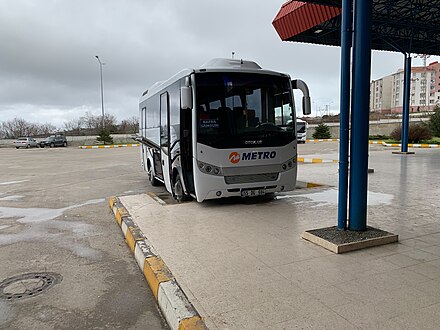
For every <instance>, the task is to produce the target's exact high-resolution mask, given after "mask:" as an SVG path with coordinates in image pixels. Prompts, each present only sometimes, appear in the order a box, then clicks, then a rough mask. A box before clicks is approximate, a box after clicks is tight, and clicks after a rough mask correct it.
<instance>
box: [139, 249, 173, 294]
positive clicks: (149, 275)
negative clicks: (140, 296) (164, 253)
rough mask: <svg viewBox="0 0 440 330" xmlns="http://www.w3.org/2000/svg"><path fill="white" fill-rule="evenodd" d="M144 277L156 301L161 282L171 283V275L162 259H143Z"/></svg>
mask: <svg viewBox="0 0 440 330" xmlns="http://www.w3.org/2000/svg"><path fill="white" fill-rule="evenodd" d="M144 276H145V279H146V280H147V282H148V284H149V285H150V288H151V291H153V294H154V297H155V298H156V301H157V299H158V298H157V295H158V291H159V284H160V283H162V282H167V281H171V280H172V279H173V275H172V274H171V272H170V270H169V269H168V267H167V266H166V265H165V263H164V262H163V260H162V259H160V258H158V257H150V258H146V259H145V263H144Z"/></svg>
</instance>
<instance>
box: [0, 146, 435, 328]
mask: <svg viewBox="0 0 440 330" xmlns="http://www.w3.org/2000/svg"><path fill="white" fill-rule="evenodd" d="M298 149H299V155H300V156H306V155H308V156H313V157H318V156H319V157H321V158H323V159H337V150H338V144H337V143H336V142H335V143H331V142H328V143H316V144H314V143H310V144H306V145H300V146H299V147H298ZM370 151H371V152H370V166H369V167H370V168H374V170H375V173H373V174H370V175H369V208H368V224H369V225H371V226H374V227H378V228H381V229H383V230H388V231H390V232H394V233H395V234H398V235H399V243H397V244H391V245H387V246H382V247H376V248H373V249H369V250H363V251H358V252H351V253H348V254H344V255H333V254H332V253H330V252H328V251H326V250H323V249H322V248H320V247H317V246H315V245H313V244H312V243H309V242H306V241H304V240H302V239H301V238H300V234H301V233H302V232H303V231H304V230H306V229H313V228H317V227H323V226H331V225H335V224H336V222H337V188H336V186H337V180H338V164H336V163H328V164H299V168H298V179H299V180H301V181H306V182H317V183H323V184H326V185H327V186H326V187H320V188H314V189H298V190H297V191H294V192H290V193H285V194H282V195H280V196H278V197H277V198H276V199H275V200H272V201H269V202H265V203H257V202H255V201H253V200H231V201H211V202H207V203H203V204H198V203H196V202H189V203H184V204H175V203H169V204H167V205H165V206H163V205H161V204H158V203H157V202H155V201H154V200H153V199H151V198H150V197H149V196H148V195H146V194H145V193H146V192H151V191H154V192H156V194H157V195H164V188H163V187H158V188H154V189H152V187H151V186H150V185H149V184H148V181H147V179H146V176H145V174H144V173H142V171H141V170H140V165H139V157H138V153H139V150H138V148H120V149H93V150H80V149H75V148H57V149H47V148H46V149H20V150H15V149H0V155H1V157H0V166H1V168H2V172H1V173H0V264H1V265H7V266H6V267H3V266H2V267H1V268H0V280H3V279H5V278H9V277H12V276H16V275H19V274H25V273H32V272H51V273H57V274H60V275H61V276H62V281H61V282H60V283H58V284H56V285H54V286H53V287H52V288H50V289H49V290H47V291H46V292H45V293H42V294H39V295H38V296H35V297H29V298H26V299H16V300H14V301H7V300H5V299H0V327H2V328H8V329H10V328H12V329H18V328H20V329H23V328H24V329H31V328H41V329H55V328H56V329H59V328H95V327H96V328H118V327H122V328H127V329H136V328H147V329H158V328H165V327H166V325H165V323H164V321H163V319H162V317H161V316H160V313H159V312H158V311H157V307H156V304H155V302H154V299H153V298H152V295H151V293H150V289H149V288H148V286H147V285H146V283H145V281H144V279H143V275H142V273H141V272H140V271H139V269H138V266H137V264H136V261H135V259H134V258H133V257H132V255H131V254H130V251H129V249H128V248H127V246H126V244H125V242H124V239H123V238H122V236H121V233H120V229H119V227H118V225H117V224H116V222H115V220H114V217H113V215H112V214H111V212H110V210H109V208H108V203H107V202H108V197H109V196H112V195H115V196H120V197H121V201H123V203H124V205H125V206H126V207H127V208H128V210H129V211H130V213H131V214H132V216H133V218H134V219H135V220H136V221H138V222H139V225H140V226H142V229H143V231H144V233H145V235H146V236H147V237H148V239H149V240H150V241H151V242H152V243H153V245H154V247H155V248H156V249H157V251H158V252H159V254H160V256H161V257H162V258H163V259H164V261H165V262H166V264H167V265H168V267H169V268H170V270H171V271H172V272H173V274H174V275H175V276H176V279H177V280H178V281H179V284H181V286H182V288H183V289H184V290H185V293H186V294H187V296H188V298H189V299H190V300H191V302H192V303H193V304H194V306H195V307H196V308H197V310H198V311H199V313H200V314H201V315H202V317H203V318H204V319H205V320H206V324H207V325H208V326H209V327H210V328H212V329H215V328H219V329H226V328H228V329H235V328H236V329H243V328H247V329H267V328H271V329H291V328H295V327H296V328H314V329H317V328H322V329H324V328H325V329H329V328H334V329H344V328H345V329H353V328H364V329H369V328H382V329H401V328H418V329H432V328H435V327H436V325H437V324H438V322H439V321H440V318H439V316H438V315H440V313H439V312H440V286H439V284H438V283H439V282H438V280H439V279H440V234H439V233H440V223H439V221H438V214H439V204H438V197H437V196H438V195H439V194H440V183H439V181H438V177H439V176H440V168H439V167H438V163H439V161H440V150H423V149H417V150H415V151H416V154H415V155H412V156H400V155H393V154H392V153H391V150H390V149H388V148H384V147H382V146H376V145H374V146H371V149H370ZM164 196H165V195H164ZM16 290H17V289H16Z"/></svg>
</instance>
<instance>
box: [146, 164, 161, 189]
mask: <svg viewBox="0 0 440 330" xmlns="http://www.w3.org/2000/svg"><path fill="white" fill-rule="evenodd" d="M148 164H149V163H148ZM147 174H148V180H150V183H151V185H152V186H153V187H157V186H159V185H160V182H159V181H158V180H157V179H156V178H155V177H154V173H153V166H151V165H148V171H147Z"/></svg>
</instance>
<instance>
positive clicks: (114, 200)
mask: <svg viewBox="0 0 440 330" xmlns="http://www.w3.org/2000/svg"><path fill="white" fill-rule="evenodd" d="M116 201H117V198H116V197H115V196H111V197H110V199H109V201H108V202H109V204H110V208H111V209H113V205H115V203H116Z"/></svg>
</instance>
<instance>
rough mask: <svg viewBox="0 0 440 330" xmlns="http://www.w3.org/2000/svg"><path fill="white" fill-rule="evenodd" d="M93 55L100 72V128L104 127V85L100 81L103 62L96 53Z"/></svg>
mask: <svg viewBox="0 0 440 330" xmlns="http://www.w3.org/2000/svg"><path fill="white" fill-rule="evenodd" d="M95 57H96V59H97V60H98V62H99V71H100V73H101V110H102V129H104V86H103V83H102V66H103V65H104V64H105V63H102V62H101V60H100V59H99V56H98V55H96V56H95Z"/></svg>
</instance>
